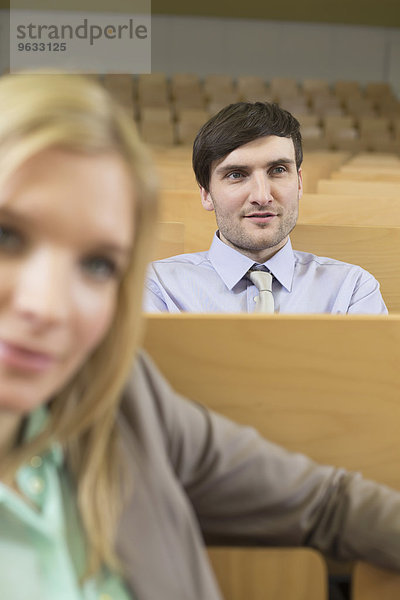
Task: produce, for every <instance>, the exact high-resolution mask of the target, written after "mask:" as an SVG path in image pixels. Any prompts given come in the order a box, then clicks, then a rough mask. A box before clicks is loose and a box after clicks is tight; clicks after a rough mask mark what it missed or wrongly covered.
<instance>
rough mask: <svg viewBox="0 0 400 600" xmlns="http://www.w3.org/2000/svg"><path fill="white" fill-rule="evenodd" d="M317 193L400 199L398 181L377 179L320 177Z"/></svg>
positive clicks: (399, 184)
mask: <svg viewBox="0 0 400 600" xmlns="http://www.w3.org/2000/svg"><path fill="white" fill-rule="evenodd" d="M317 193H322V194H346V195H353V196H361V195H365V196H375V197H379V198H381V197H383V196H390V197H392V198H398V199H399V200H400V183H391V182H390V183H388V182H378V181H350V180H346V181H341V180H337V179H320V180H319V182H318V185H317Z"/></svg>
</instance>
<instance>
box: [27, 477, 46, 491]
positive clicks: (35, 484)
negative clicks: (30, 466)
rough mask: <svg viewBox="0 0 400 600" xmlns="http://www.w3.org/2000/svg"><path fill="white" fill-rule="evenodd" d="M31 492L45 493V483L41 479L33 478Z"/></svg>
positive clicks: (30, 485)
mask: <svg viewBox="0 0 400 600" xmlns="http://www.w3.org/2000/svg"><path fill="white" fill-rule="evenodd" d="M28 485H29V490H30V492H31V493H32V494H40V493H41V492H43V488H44V481H43V479H41V478H40V477H32V479H30V480H29V484H28Z"/></svg>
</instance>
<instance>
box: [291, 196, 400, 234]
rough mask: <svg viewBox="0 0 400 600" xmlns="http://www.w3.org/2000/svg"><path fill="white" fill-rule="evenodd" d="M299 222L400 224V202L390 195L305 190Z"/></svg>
mask: <svg viewBox="0 0 400 600" xmlns="http://www.w3.org/2000/svg"><path fill="white" fill-rule="evenodd" d="M298 223H307V224H322V225H356V226H357V225H368V226H371V227H400V202H399V200H398V199H397V198H391V197H386V196H382V197H380V198H378V197H374V196H347V195H337V194H336V195H335V194H304V196H303V197H302V199H301V200H300V205H299V218H298Z"/></svg>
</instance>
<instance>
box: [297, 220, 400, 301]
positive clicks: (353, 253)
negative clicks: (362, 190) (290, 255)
mask: <svg viewBox="0 0 400 600" xmlns="http://www.w3.org/2000/svg"><path fill="white" fill-rule="evenodd" d="M290 239H291V241H292V245H293V248H295V249H296V250H303V251H304V252H311V253H312V254H316V255H318V256H328V257H330V258H335V259H337V260H342V261H344V262H348V263H351V264H354V265H359V266H361V267H363V268H364V269H366V270H367V271H369V272H370V273H372V275H374V277H375V278H376V279H377V280H378V281H379V283H380V285H381V292H382V296H383V299H384V300H385V303H386V306H387V308H388V310H389V312H400V269H399V256H400V228H398V227H391V228H389V227H352V226H347V225H343V226H335V225H303V224H299V225H297V226H296V227H295V229H294V230H293V231H292V233H291V234H290Z"/></svg>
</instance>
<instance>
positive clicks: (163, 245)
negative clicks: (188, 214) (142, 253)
mask: <svg viewBox="0 0 400 600" xmlns="http://www.w3.org/2000/svg"><path fill="white" fill-rule="evenodd" d="M184 236H185V226H184V224H183V223H175V222H171V221H169V222H164V223H158V226H157V232H156V240H155V247H154V252H153V256H152V260H159V259H160V258H167V257H168V256H175V255H176V254H183V252H184Z"/></svg>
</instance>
